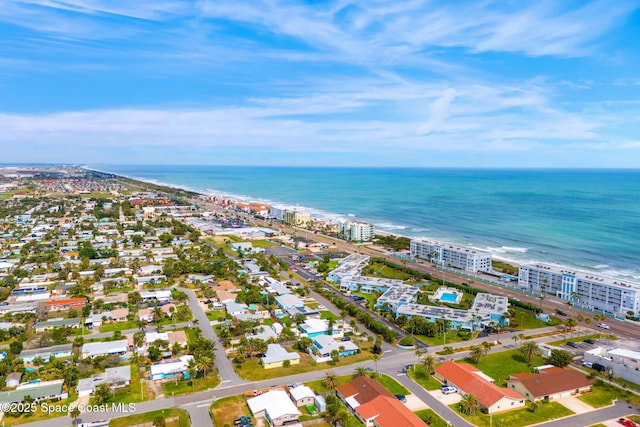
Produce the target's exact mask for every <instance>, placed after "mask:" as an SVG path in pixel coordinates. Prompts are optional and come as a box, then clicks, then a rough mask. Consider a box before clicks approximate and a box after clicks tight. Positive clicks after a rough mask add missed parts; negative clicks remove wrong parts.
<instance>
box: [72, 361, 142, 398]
mask: <svg viewBox="0 0 640 427" xmlns="http://www.w3.org/2000/svg"><path fill="white" fill-rule="evenodd" d="M103 383H106V384H107V385H108V386H109V389H110V390H115V389H118V388H122V387H126V386H128V385H129V384H130V383H131V366H129V365H126V366H116V367H115V368H107V369H105V371H104V373H101V374H94V375H92V376H91V378H83V379H81V380H79V381H78V387H77V391H78V396H79V397H83V396H90V395H91V394H93V393H94V391H95V389H96V387H97V386H99V385H100V384H103Z"/></svg>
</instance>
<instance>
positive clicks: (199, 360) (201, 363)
mask: <svg viewBox="0 0 640 427" xmlns="http://www.w3.org/2000/svg"><path fill="white" fill-rule="evenodd" d="M214 366H215V363H214V362H213V358H211V357H210V356H208V355H205V354H198V353H196V367H197V369H198V371H202V373H203V376H204V377H205V378H206V377H207V372H208V371H209V370H211V369H213V367H214Z"/></svg>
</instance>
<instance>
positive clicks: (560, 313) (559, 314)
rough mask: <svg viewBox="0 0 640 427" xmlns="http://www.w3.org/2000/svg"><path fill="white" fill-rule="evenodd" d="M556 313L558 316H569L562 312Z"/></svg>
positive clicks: (557, 311)
mask: <svg viewBox="0 0 640 427" xmlns="http://www.w3.org/2000/svg"><path fill="white" fill-rule="evenodd" d="M556 313H558V316H566V315H567V313H565V312H564V311H562V310H556Z"/></svg>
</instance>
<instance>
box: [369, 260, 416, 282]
mask: <svg viewBox="0 0 640 427" xmlns="http://www.w3.org/2000/svg"><path fill="white" fill-rule="evenodd" d="M369 268H371V270H373V272H374V274H373V275H374V276H381V277H386V278H388V279H397V280H407V279H410V278H411V277H413V276H412V275H411V274H409V273H405V272H404V271H400V270H396V269H395V268H391V267H388V266H386V265H384V264H379V263H376V262H372V263H371V265H370V266H369Z"/></svg>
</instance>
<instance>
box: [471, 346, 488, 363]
mask: <svg viewBox="0 0 640 427" xmlns="http://www.w3.org/2000/svg"><path fill="white" fill-rule="evenodd" d="M483 357H484V350H483V349H482V347H480V346H478V345H474V346H471V352H470V353H469V358H471V360H472V361H473V363H478V362H479V361H480V360H481V359H482V358H483Z"/></svg>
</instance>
